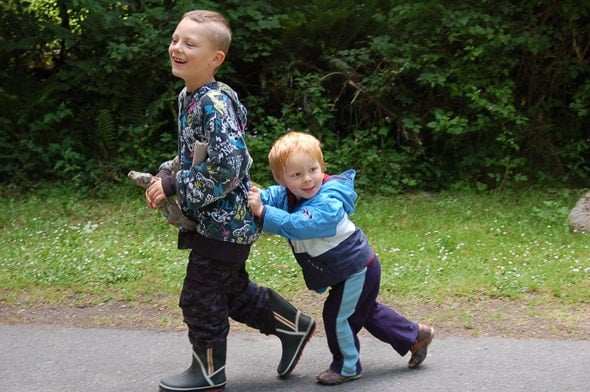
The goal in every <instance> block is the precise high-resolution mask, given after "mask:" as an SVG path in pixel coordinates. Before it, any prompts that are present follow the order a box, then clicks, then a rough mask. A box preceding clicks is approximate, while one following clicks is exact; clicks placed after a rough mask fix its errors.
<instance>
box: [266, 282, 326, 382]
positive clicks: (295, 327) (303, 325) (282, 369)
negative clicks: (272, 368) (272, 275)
mask: <svg viewBox="0 0 590 392" xmlns="http://www.w3.org/2000/svg"><path fill="white" fill-rule="evenodd" d="M269 291H270V294H269V304H270V307H271V309H272V311H273V316H274V323H275V332H274V333H273V334H274V335H276V336H278V337H279V339H281V345H282V347H283V354H282V356H281V361H280V362H279V366H278V367H277V373H279V377H281V378H286V377H288V376H289V374H290V373H291V372H292V371H293V369H295V366H296V365H297V362H298V361H299V358H300V357H301V353H302V352H303V349H304V348H305V345H306V344H307V342H308V341H309V339H310V338H311V336H312V335H313V331H314V330H315V321H313V320H312V319H311V317H309V316H306V315H305V314H303V313H301V312H300V311H298V310H297V309H295V307H293V305H291V304H290V303H289V302H287V300H285V299H284V298H283V297H281V296H280V295H278V294H277V293H275V292H274V291H272V290H269Z"/></svg>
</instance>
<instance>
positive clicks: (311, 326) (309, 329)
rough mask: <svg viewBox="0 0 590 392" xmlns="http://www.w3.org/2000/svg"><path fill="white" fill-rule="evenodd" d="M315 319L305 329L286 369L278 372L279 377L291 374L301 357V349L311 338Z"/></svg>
mask: <svg viewBox="0 0 590 392" xmlns="http://www.w3.org/2000/svg"><path fill="white" fill-rule="evenodd" d="M315 327H316V324H315V321H313V320H312V321H311V325H310V326H309V328H308V329H307V331H306V334H305V339H303V340H302V342H301V343H300V344H299V348H298V349H297V353H296V354H295V358H294V359H293V361H291V364H290V365H289V367H287V369H286V370H285V371H284V372H283V373H279V378H287V377H289V374H291V372H292V371H293V370H294V369H295V366H297V363H298V362H299V358H301V354H303V349H304V348H305V346H306V345H307V343H308V342H309V341H310V340H311V337H312V336H313V333H314V331H315Z"/></svg>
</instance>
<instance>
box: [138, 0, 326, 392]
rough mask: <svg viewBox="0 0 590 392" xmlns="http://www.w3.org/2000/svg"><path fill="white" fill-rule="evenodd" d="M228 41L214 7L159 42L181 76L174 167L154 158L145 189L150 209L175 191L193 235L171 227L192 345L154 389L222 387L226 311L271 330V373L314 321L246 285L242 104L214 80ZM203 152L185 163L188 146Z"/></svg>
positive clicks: (249, 233)
mask: <svg viewBox="0 0 590 392" xmlns="http://www.w3.org/2000/svg"><path fill="white" fill-rule="evenodd" d="M230 41H231V30H230V26H229V24H228V22H227V20H226V19H225V18H224V17H223V16H222V15H220V14H219V13H217V12H212V11H202V10H197V11H191V12H188V13H186V14H184V15H183V16H182V18H181V20H180V22H179V23H178V25H177V27H176V30H175V31H174V33H173V35H172V42H171V43H170V46H169V48H168V54H169V56H170V62H171V65H172V74H174V75H175V76H177V77H179V78H181V79H183V80H184V82H185V88H184V89H183V90H182V91H181V92H180V95H179V97H178V104H179V111H178V112H179V113H178V157H179V159H180V170H178V172H173V170H172V161H168V162H164V163H163V164H162V165H161V166H160V172H159V173H158V174H157V178H156V180H155V181H154V183H153V184H152V185H151V186H150V187H148V188H147V190H146V198H147V202H148V205H149V206H150V207H151V208H156V207H157V205H158V203H160V202H161V201H162V200H164V199H165V198H166V197H169V196H172V195H177V197H178V202H179V204H180V208H181V210H182V212H183V213H184V215H185V216H187V217H188V218H190V219H192V220H193V221H195V222H196V229H195V231H185V230H180V231H179V236H178V247H179V248H180V249H190V250H191V252H190V255H189V260H188V266H187V270H186V276H185V279H184V285H183V288H182V292H181V295H180V304H179V305H180V307H181V309H182V314H183V317H184V322H185V323H186V324H187V326H188V338H189V341H190V343H191V344H192V347H193V352H192V364H191V366H190V367H189V368H188V369H187V370H185V371H184V372H182V373H180V374H177V375H174V376H169V377H165V378H163V379H162V380H161V381H160V390H161V391H222V390H224V388H225V384H226V377H225V362H226V349H227V335H228V332H229V320H228V317H231V318H233V319H234V320H236V321H238V322H241V323H244V324H246V325H248V326H250V327H252V328H255V329H258V330H260V332H262V333H264V334H271V335H276V336H277V337H278V338H279V339H280V340H281V344H282V348H283V353H282V357H281V360H280V363H279V365H278V367H277V372H278V373H279V376H280V377H286V376H288V375H289V373H291V371H292V370H293V369H294V367H295V365H296V364H297V361H298V359H299V356H300V355H301V352H302V351H303V348H304V347H305V344H306V343H307V341H308V340H309V338H310V337H311V335H312V333H313V331H314V328H315V322H314V321H313V320H312V319H311V318H310V317H308V316H306V315H303V314H301V313H300V312H299V311H298V310H297V309H295V308H294V307H293V306H292V305H291V304H290V303H289V302H287V301H286V300H285V299H284V298H282V297H281V296H280V295H278V294H277V293H276V292H274V291H272V290H270V289H268V288H265V287H260V286H257V285H256V284H254V283H253V282H252V281H250V279H249V277H248V273H247V272H246V268H245V263H246V259H247V258H248V255H249V252H250V247H251V245H252V243H253V242H254V241H255V240H256V239H257V238H258V236H259V232H260V230H259V228H258V227H257V226H256V224H255V222H254V219H253V217H252V213H251V212H250V210H249V209H248V188H249V187H250V174H249V169H250V165H251V158H250V155H249V153H248V149H247V147H246V143H245V139H244V131H245V129H246V109H245V108H244V106H243V105H242V104H241V103H240V101H239V100H238V96H237V94H236V93H235V92H234V91H233V90H232V89H231V88H230V87H229V86H227V85H226V84H224V83H221V82H217V81H215V77H214V75H215V71H216V70H217V69H218V68H219V66H221V64H222V63H223V61H224V60H225V55H226V53H227V50H228V48H229V45H230ZM197 141H198V142H206V143H207V158H206V159H205V160H204V161H203V162H201V163H197V164H195V165H193V155H194V148H195V143H196V142H197Z"/></svg>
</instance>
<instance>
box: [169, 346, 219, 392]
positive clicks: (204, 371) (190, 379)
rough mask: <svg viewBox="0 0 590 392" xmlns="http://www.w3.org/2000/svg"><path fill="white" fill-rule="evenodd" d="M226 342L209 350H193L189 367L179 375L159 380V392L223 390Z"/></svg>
mask: <svg viewBox="0 0 590 392" xmlns="http://www.w3.org/2000/svg"><path fill="white" fill-rule="evenodd" d="M226 350H227V342H223V343H220V344H218V345H216V346H214V347H211V348H205V349H196V348H193V362H192V364H191V366H190V367H189V368H188V369H186V370H185V371H184V372H182V373H180V374H176V375H174V376H167V377H164V378H162V379H161V380H160V391H161V392H177V391H183V392H186V391H199V392H202V391H208V392H221V391H223V390H224V389H225V383H226V379H225V356H226Z"/></svg>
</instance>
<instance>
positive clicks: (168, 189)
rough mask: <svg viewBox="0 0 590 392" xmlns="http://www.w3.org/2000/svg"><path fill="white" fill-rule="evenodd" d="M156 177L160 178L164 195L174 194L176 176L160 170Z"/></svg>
mask: <svg viewBox="0 0 590 392" xmlns="http://www.w3.org/2000/svg"><path fill="white" fill-rule="evenodd" d="M156 177H160V178H161V179H162V189H163V190H164V194H165V195H166V197H170V196H173V195H175V194H176V176H175V175H173V174H170V173H169V172H168V173H167V170H160V171H159V172H158V174H156Z"/></svg>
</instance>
